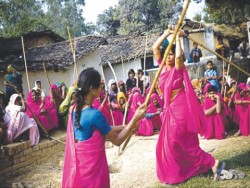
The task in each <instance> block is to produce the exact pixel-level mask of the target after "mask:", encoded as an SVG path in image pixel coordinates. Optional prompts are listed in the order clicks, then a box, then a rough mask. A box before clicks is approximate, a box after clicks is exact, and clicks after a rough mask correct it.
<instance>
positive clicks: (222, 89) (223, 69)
mask: <svg viewBox="0 0 250 188" xmlns="http://www.w3.org/2000/svg"><path fill="white" fill-rule="evenodd" d="M224 71H225V61H224V60H223V64H222V76H223V77H222V88H221V95H222V94H223V93H224Z"/></svg>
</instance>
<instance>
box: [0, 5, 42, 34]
mask: <svg viewBox="0 0 250 188" xmlns="http://www.w3.org/2000/svg"><path fill="white" fill-rule="evenodd" d="M41 7H42V6H41V3H40V2H38V1H35V0H5V1H1V2H0V26H1V33H0V34H1V35H2V36H5V37H11V36H19V35H21V34H23V33H26V32H28V31H29V30H39V29H41V28H46V26H45V25H44V24H43V22H42V21H41V19H42V17H43V12H42V9H41Z"/></svg>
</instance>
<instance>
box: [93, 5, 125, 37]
mask: <svg viewBox="0 0 250 188" xmlns="http://www.w3.org/2000/svg"><path fill="white" fill-rule="evenodd" d="M96 27H97V31H98V32H99V33H100V34H101V35H103V36H109V35H117V31H118V28H119V27H120V21H119V20H118V18H117V16H116V15H115V9H114V8H112V7H110V8H108V9H107V10H105V11H104V12H103V13H102V14H99V15H98V18H97V22H96Z"/></svg>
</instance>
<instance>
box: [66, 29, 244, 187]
mask: <svg viewBox="0 0 250 188" xmlns="http://www.w3.org/2000/svg"><path fill="white" fill-rule="evenodd" d="M171 34H173V31H170V30H168V31H166V32H164V33H163V34H162V35H161V36H160V37H159V38H158V39H157V41H156V42H155V43H154V45H153V52H154V58H155V59H156V60H157V61H158V63H159V64H161V63H164V68H163V71H162V72H161V75H160V78H159V82H158V87H156V88H157V91H160V92H154V93H153V94H152V95H151V99H150V104H149V106H148V107H146V106H145V104H144V100H143V96H142V95H141V93H140V89H138V88H136V87H133V84H134V83H135V80H133V76H130V75H129V76H130V80H129V81H127V85H129V87H130V95H129V97H127V96H126V93H124V92H120V93H119V92H118V89H117V88H116V87H115V85H116V83H115V82H114V81H110V83H109V85H110V86H109V88H110V89H111V90H112V92H110V93H112V94H110V95H112V97H108V94H106V95H105V93H102V86H103V83H102V82H101V76H100V74H99V73H98V72H97V71H96V70H94V69H91V68H89V69H86V70H84V71H82V72H81V74H80V76H79V79H78V82H77V92H76V103H75V105H74V107H73V108H72V110H71V112H70V115H69V122H68V127H67V139H66V140H67V143H66V149H65V158H64V162H65V163H64V168H63V177H62V187H110V182H109V175H108V166H107V159H106V154H105V143H104V142H105V140H106V139H107V140H109V141H111V142H112V143H114V144H115V145H120V144H121V143H122V142H123V141H124V140H125V139H126V138H127V136H128V135H129V133H130V132H131V131H133V130H134V129H137V134H138V135H151V134H152V128H150V130H149V129H148V127H153V128H155V129H159V130H160V132H159V138H158V142H157V146H156V169H157V171H156V173H157V176H158V179H159V180H160V182H162V183H164V184H178V183H182V182H184V181H186V180H187V179H189V178H191V177H193V176H196V175H199V174H202V173H204V172H206V171H208V170H209V169H211V170H212V172H213V174H214V180H217V179H218V176H219V175H220V172H221V171H220V170H221V169H220V168H219V161H218V160H216V159H215V158H214V157H213V156H212V155H211V154H209V153H206V152H205V151H203V150H202V149H201V148H200V146H199V139H198V134H200V135H204V136H206V137H207V138H208V135H210V134H211V133H210V132H209V131H208V132H207V124H206V118H207V116H209V115H211V114H218V113H220V112H221V110H222V108H223V107H222V106H221V103H220V96H219V95H217V94H216V93H217V91H216V89H215V88H214V87H213V86H211V85H207V86H206V91H204V92H205V93H206V99H205V100H208V101H205V102H204V103H203V102H202V103H201V101H204V98H203V97H200V95H198V93H195V91H196V90H195V88H194V87H193V85H192V83H191V81H190V79H189V76H188V74H187V70H186V68H185V66H184V63H183V51H182V49H181V44H180V37H182V36H183V35H184V33H183V32H182V31H179V32H178V34H177V38H176V42H175V45H173V47H172V49H171V50H170V52H169V54H168V55H167V58H166V61H164V62H162V51H161V48H162V44H165V43H166V40H167V37H168V36H169V35H171ZM165 47H166V46H165ZM163 50H164V49H163ZM130 73H131V72H130ZM112 85H113V86H112ZM121 85H122V84H121V83H120V84H119V87H120V86H121ZM120 91H123V89H122V87H121V88H120ZM116 93H117V94H116ZM158 93H160V95H158ZM96 98H97V99H96ZM199 99H200V100H199ZM126 101H128V102H127V103H126ZM236 101H237V100H236ZM236 101H235V104H237V102H236ZM240 102H241V103H244V104H246V103H247V102H246V101H242V100H241V101H240ZM106 103H107V104H108V105H105V104H106ZM112 103H114V104H112ZM91 104H92V105H91ZM127 104H128V105H127ZM109 106H110V107H111V108H108V107H109ZM127 106H129V110H128V112H127V113H128V115H127V117H126V116H125V117H126V118H125V119H124V118H123V117H124V115H125V112H126V110H127V108H128V107H127ZM110 109H111V111H110ZM117 109H120V111H118V112H116V111H117ZM112 113H113V115H112ZM118 113H120V115H121V117H120V115H118ZM122 115H123V117H122ZM122 120H123V121H122ZM124 120H125V122H126V125H125V126H119V125H124ZM211 121H212V120H211ZM221 121H223V119H222V120H221ZM148 124H150V126H149V125H148ZM110 125H115V126H110ZM219 136H220V137H223V135H219Z"/></svg>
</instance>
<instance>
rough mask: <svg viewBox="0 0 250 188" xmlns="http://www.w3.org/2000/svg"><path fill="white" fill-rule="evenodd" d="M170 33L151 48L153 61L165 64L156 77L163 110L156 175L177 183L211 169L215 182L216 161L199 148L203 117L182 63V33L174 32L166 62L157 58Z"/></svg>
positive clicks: (164, 35)
mask: <svg viewBox="0 0 250 188" xmlns="http://www.w3.org/2000/svg"><path fill="white" fill-rule="evenodd" d="M171 33H172V31H169V30H168V31H166V32H164V33H163V34H162V35H161V36H160V37H159V38H158V39H157V41H156V42H155V44H154V46H153V52H154V57H155V59H156V60H157V61H158V62H159V63H165V64H166V65H165V67H164V69H163V71H162V73H161V76H160V78H159V86H160V88H161V90H162V92H163V101H164V107H163V111H162V113H161V120H162V127H161V130H160V134H159V139H158V143H157V147H156V169H157V176H158V179H159V180H160V181H161V182H162V183H165V184H178V183H182V182H184V181H186V180H187V179H189V178H191V177H193V176H196V175H198V174H201V173H204V172H206V171H208V170H209V169H212V170H213V172H214V178H215V179H217V176H218V174H217V169H218V163H219V161H218V160H215V159H214V158H213V157H212V156H211V155H210V154H208V153H206V152H205V151H203V150H202V149H201V148H200V146H199V139H198V135H197V134H198V133H204V132H205V131H204V129H205V127H206V125H204V122H205V121H204V116H205V115H204V112H203V110H202V108H201V106H200V104H199V103H198V100H197V98H196V96H195V93H194V90H193V87H192V84H191V81H190V79H189V77H188V74H187V71H186V68H185V66H184V63H183V55H182V49H181V44H180V38H179V37H180V36H183V35H184V33H183V32H181V31H180V32H179V33H178V35H177V38H176V49H175V46H173V47H172V49H171V51H170V52H169V54H168V56H167V58H166V62H162V59H161V50H160V47H161V45H162V43H163V42H164V40H167V39H166V38H167V36H169V35H170V34H171ZM164 44H165V42H164Z"/></svg>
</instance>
